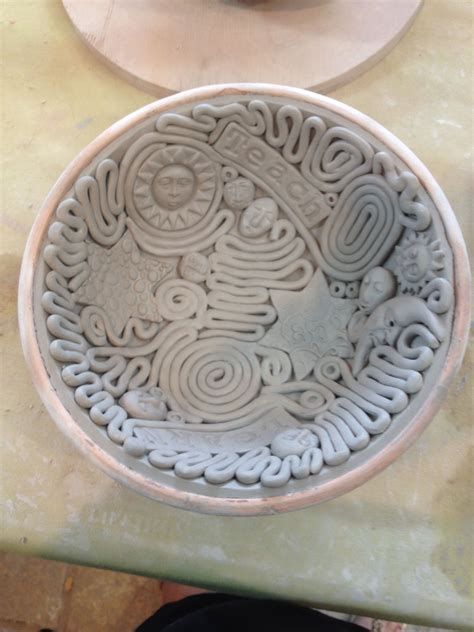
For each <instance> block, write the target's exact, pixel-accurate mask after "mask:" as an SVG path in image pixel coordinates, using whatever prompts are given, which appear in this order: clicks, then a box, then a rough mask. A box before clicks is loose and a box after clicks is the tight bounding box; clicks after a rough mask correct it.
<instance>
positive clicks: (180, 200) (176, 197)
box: [151, 165, 196, 211]
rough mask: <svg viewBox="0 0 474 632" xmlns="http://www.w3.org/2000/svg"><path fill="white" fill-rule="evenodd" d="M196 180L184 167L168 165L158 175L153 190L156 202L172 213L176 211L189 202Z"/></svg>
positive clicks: (189, 170) (152, 186)
mask: <svg viewBox="0 0 474 632" xmlns="http://www.w3.org/2000/svg"><path fill="white" fill-rule="evenodd" d="M195 186H196V178H195V176H194V173H193V172H192V171H191V169H189V168H188V167H186V166H184V165H166V167H163V169H160V171H159V172H158V173H157V174H156V176H155V178H154V180H153V183H152V185H151V189H152V192H153V197H154V198H155V200H156V202H157V203H158V204H159V205H160V206H163V207H165V208H167V209H169V210H170V211H175V210H176V209H178V208H180V207H181V206H183V205H184V204H186V203H187V202H189V200H190V199H191V196H192V195H193V193H194V189H195Z"/></svg>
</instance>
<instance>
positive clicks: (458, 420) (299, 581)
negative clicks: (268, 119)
mask: <svg viewBox="0 0 474 632" xmlns="http://www.w3.org/2000/svg"><path fill="white" fill-rule="evenodd" d="M471 10H472V9H471V3H470V2H469V1H460V0H440V1H438V0H429V1H427V2H426V3H425V6H424V7H423V9H422V11H421V13H420V14H419V16H418V17H417V19H416V21H415V23H414V25H413V27H412V28H411V30H410V31H409V33H408V34H407V35H406V36H405V37H404V38H403V39H402V41H401V42H400V43H399V44H398V46H397V47H396V48H395V49H394V50H393V51H392V52H391V53H390V54H389V55H388V56H387V57H386V58H385V59H384V60H383V61H382V62H380V63H379V64H378V65H376V66H375V67H374V68H372V69H371V70H370V71H368V72H367V73H365V74H364V75H363V76H362V77H360V78H359V79H357V80H356V81H353V82H352V83H350V84H348V85H346V86H344V87H342V88H340V89H338V90H337V91H334V92H332V93H331V94H330V96H333V97H335V98H337V99H339V100H341V101H343V102H345V103H347V104H348V105H351V106H354V107H355V108H357V109H359V110H361V111H362V112H364V113H366V114H368V115H369V116H371V117H373V118H374V119H375V120H377V121H378V122H380V123H381V124H383V125H384V126H385V127H387V128H388V129H389V130H391V131H392V132H393V133H394V134H395V135H396V136H398V137H399V138H400V139H401V140H402V141H403V142H405V143H406V144H407V145H408V146H409V147H410V148H411V149H412V150H413V151H414V152H415V153H416V154H417V155H418V157H419V158H420V159H421V160H422V161H423V162H424V163H425V164H426V165H427V167H428V168H429V169H430V170H431V172H432V173H433V175H434V177H435V178H436V179H437V180H438V182H439V183H440V185H441V187H442V188H443V189H444V191H445V193H446V195H447V197H448V199H449V201H450V203H451V205H452V207H453V209H454V211H455V213H456V215H457V217H458V220H459V222H460V224H461V228H462V230H463V233H464V236H465V239H466V240H467V242H468V247H469V246H470V245H472V217H473V215H472V213H473V209H472V207H471V203H472V202H471V200H472V190H471V188H470V187H471V185H470V178H471V169H472V157H471V151H472V118H471V108H472V97H471V91H472V65H471V64H472V62H471V52H470V47H471V45H472V41H471V39H470V38H471ZM3 13H4V19H3V23H2V29H3V33H4V34H3V38H4V58H5V61H6V66H5V70H4V80H3V84H4V85H3V98H2V103H3V131H2V136H3V143H2V144H3V204H2V209H1V211H2V215H1V218H2V219H1V239H0V248H1V261H2V265H1V275H2V284H1V302H0V312H1V338H0V340H1V344H2V347H3V349H2V351H1V354H2V355H1V357H2V378H3V379H2V382H3V385H2V388H3V394H2V397H1V417H2V425H1V433H2V440H1V442H0V443H1V447H0V462H1V471H2V473H1V488H2V492H1V496H2V514H3V515H2V518H1V523H2V527H1V537H0V544H1V546H2V547H3V548H5V549H9V550H13V551H16V552H19V553H24V554H28V555H37V556H42V557H49V558H53V559H58V560H67V561H71V562H78V563H81V564H86V565H93V566H100V567H105V568H112V569H119V570H126V571H129V572H133V573H137V574H143V575H150V576H155V577H161V578H173V579H175V580H178V581H182V582H185V583H190V584H196V585H203V586H207V587H209V588H219V589H220V590H228V591H233V592H238V593H242V594H252V595H261V596H263V595H266V596H272V597H277V598H285V599H292V600H296V601H299V602H303V603H307V604H311V605H315V606H316V605H319V606H321V607H326V608H330V609H333V610H343V611H348V612H360V613H372V614H377V615H383V616H385V617H388V618H392V619H396V620H403V621H413V622H419V623H424V624H425V625H428V624H431V625H436V626H443V625H445V626H447V627H466V628H468V627H469V626H472V625H473V624H474V614H473V611H474V605H473V588H474V587H473V577H472V567H473V536H472V517H473V511H472V510H473V504H472V492H471V485H472V463H473V459H472V435H473V433H472V425H471V424H472V390H471V388H470V385H469V377H470V372H471V364H472V355H471V356H469V355H468V356H467V357H466V359H465V361H464V364H463V367H462V369H461V371H460V373H459V374H458V376H457V378H456V380H455V381H454V383H453V384H452V386H451V389H450V394H449V397H448V399H447V400H446V402H445V403H444V405H443V407H442V410H441V411H440V412H439V413H438V414H437V415H436V417H435V419H434V420H433V422H432V423H431V424H430V426H429V427H428V429H427V430H426V431H425V432H424V433H423V434H422V436H421V437H420V438H419V439H418V441H417V442H416V443H415V445H414V446H412V447H411V448H410V449H409V450H408V451H407V452H406V453H405V454H403V455H402V456H401V457H400V458H399V459H398V460H397V461H396V462H395V463H394V464H392V465H391V466H390V467H388V468H387V469H386V470H385V471H383V472H382V473H381V474H379V475H378V476H376V477H375V478H374V479H372V480H371V481H369V482H368V483H366V484H365V485H363V486H362V487H360V488H359V489H357V490H355V491H353V492H351V493H349V494H346V495H345V496H342V497H341V498H338V499H336V500H333V501H330V502H326V503H323V504H321V505H318V506H313V507H310V508H307V509H304V510H301V511H298V512H294V513H289V514H283V515H275V516H266V517H261V518H258V517H256V518H230V517H218V516H207V515H198V514H193V513H189V512H185V511H182V510H179V509H174V508H171V507H167V506H165V505H163V504H161V503H158V502H155V501H153V500H149V499H147V498H144V497H141V496H140V495H138V494H136V493H134V492H132V491H129V490H127V489H126V488H125V487H123V486H122V485H120V484H119V483H116V482H114V481H113V480H112V479H110V478H109V477H108V476H107V475H105V474H104V473H102V472H101V471H100V470H98V469H97V468H95V467H94V466H92V465H91V464H89V462H88V461H86V460H85V459H84V458H83V457H82V456H81V455H80V454H79V453H78V452H77V451H76V450H75V448H74V447H73V446H72V444H71V443H70V442H69V441H68V439H67V438H66V437H65V436H63V435H62V433H61V432H60V431H59V430H58V428H57V427H56V425H55V424H54V423H53V421H52V420H51V419H50V417H49V416H48V414H47V413H46V411H45V409H44V407H43V406H42V404H41V401H40V398H39V396H38V395H37V393H36V391H35V390H34V388H33V386H32V384H31V381H30V378H29V375H28V371H27V367H26V363H25V361H24V358H23V355H22V352H21V348H20V343H19V336H18V325H17V312H16V298H17V281H18V273H19V268H20V262H21V257H22V253H23V250H24V246H25V242H26V238H27V235H28V232H29V230H30V228H31V225H32V223H33V221H34V218H35V216H36V214H37V212H38V209H39V207H40V206H41V204H42V201H43V200H44V198H45V196H46V194H47V193H48V190H49V189H50V187H51V186H52V184H53V183H54V181H55V180H56V178H57V177H58V176H59V174H60V173H61V171H62V170H63V169H64V167H65V166H66V165H67V164H68V162H69V161H70V160H71V159H72V158H73V157H74V156H75V155H76V154H77V153H78V152H79V151H80V150H81V149H82V148H83V147H84V146H85V145H86V144H87V143H88V142H89V141H91V140H92V139H93V138H94V137H95V136H96V135H97V134H98V133H99V132H101V131H102V130H104V129H105V128H107V127H108V126H109V125H111V124H112V123H113V122H114V121H116V120H118V119H119V118H121V117H122V116H124V115H126V114H128V113H129V112H131V111H133V110H135V109H137V108H139V107H141V106H142V105H145V104H147V103H149V102H151V101H152V100H153V97H151V96H150V95H148V94H146V93H144V92H141V91H139V90H137V89H135V88H133V87H132V86H130V85H129V84H128V83H126V82H125V81H124V80H123V79H121V78H119V77H118V76H116V75H114V74H113V73H112V71H110V70H109V69H108V68H107V67H106V66H105V65H103V64H101V63H100V62H99V61H97V60H96V59H95V57H94V56H93V55H92V54H91V53H90V52H89V51H88V50H87V48H86V47H85V46H84V45H83V44H82V43H81V41H80V40H79V38H78V37H77V35H76V34H75V33H74V31H73V28H72V26H71V24H70V23H69V21H68V18H67V16H66V14H65V12H64V10H63V9H62V6H61V4H60V2H58V1H56V0H55V1H52V0H51V1H49V0H22V1H21V2H16V1H14V0H7V2H6V3H5V4H4V11H3ZM229 80H232V77H229ZM469 241H471V243H469ZM471 387H472V385H471Z"/></svg>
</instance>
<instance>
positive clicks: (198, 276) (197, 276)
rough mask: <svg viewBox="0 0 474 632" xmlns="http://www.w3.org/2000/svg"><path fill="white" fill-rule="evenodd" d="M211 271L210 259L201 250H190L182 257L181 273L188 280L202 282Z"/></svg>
mask: <svg viewBox="0 0 474 632" xmlns="http://www.w3.org/2000/svg"><path fill="white" fill-rule="evenodd" d="M208 271H209V260H208V258H207V257H205V256H204V255H202V254H201V253H200V252H190V253H188V254H187V255H184V257H183V258H182V259H181V261H180V264H179V273H180V274H181V276H182V277H183V279H186V280H187V281H192V282H193V283H201V281H205V280H206V276H207V273H208Z"/></svg>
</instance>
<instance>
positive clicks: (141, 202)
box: [133, 146, 216, 231]
mask: <svg viewBox="0 0 474 632" xmlns="http://www.w3.org/2000/svg"><path fill="white" fill-rule="evenodd" d="M215 190H216V172H215V169H214V167H213V165H212V163H211V162H210V161H209V160H208V159H207V157H206V156H205V155H204V154H203V153H202V152H201V151H198V150H196V149H193V148H191V147H184V146H173V147H165V148H162V149H158V150H157V151H155V152H153V153H152V154H151V155H150V156H149V157H148V158H147V159H146V160H145V161H144V162H143V164H142V166H141V167H140V169H139V170H138V173H137V177H136V179H135V182H134V186H133V197H134V201H135V204H136V207H137V211H138V212H139V213H140V215H141V216H142V217H143V219H144V220H145V221H146V222H147V223H148V224H150V225H151V226H153V227H155V228H159V229H160V230H165V231H175V230H181V229H186V228H189V227H191V226H193V225H194V224H196V223H197V222H199V221H200V219H201V218H202V217H203V216H204V215H205V214H206V212H207V211H208V209H209V206H210V204H211V202H212V199H213V197H214V193H215Z"/></svg>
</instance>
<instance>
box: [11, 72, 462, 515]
mask: <svg viewBox="0 0 474 632" xmlns="http://www.w3.org/2000/svg"><path fill="white" fill-rule="evenodd" d="M250 94H252V95H257V94H259V95H266V96H278V97H283V98H287V99H293V100H297V101H300V102H302V103H308V104H310V105H316V106H320V107H323V108H325V109H326V110H328V111H330V112H333V113H335V114H338V115H340V116H343V117H345V118H346V119H348V120H349V121H352V122H353V123H355V124H357V125H359V126H360V127H362V128H363V129H365V130H367V131H368V132H369V133H371V134H372V135H373V136H375V137H376V138H378V139H379V140H380V141H381V142H383V143H384V144H385V145H386V146H387V147H388V148H389V149H390V150H391V151H392V152H393V153H394V154H395V155H397V156H398V157H399V158H400V159H401V160H403V162H405V164H406V165H407V166H408V167H409V168H410V169H411V170H412V171H413V173H414V174H415V175H416V176H417V177H418V178H419V180H420V182H421V183H422V185H423V187H424V188H425V190H426V191H427V193H428V194H429V195H430V197H431V198H432V200H433V202H434V204H435V206H436V208H437V210H438V212H439V214H440V217H441V219H442V221H443V224H444V228H445V230H446V236H447V240H448V243H449V245H450V247H451V250H452V254H453V267H454V292H455V313H454V317H453V326H452V333H451V339H450V341H449V347H448V350H447V355H446V360H445V363H444V365H443V367H442V370H441V373H440V376H439V379H438V381H437V383H436V387H435V388H433V389H431V390H430V391H429V392H428V395H427V397H426V399H425V401H424V402H423V403H422V405H421V406H420V408H419V410H418V413H417V414H416V415H415V416H414V417H413V420H412V421H411V422H410V423H409V424H408V425H407V426H406V427H405V428H404V429H403V430H402V431H401V432H400V433H399V434H398V435H397V436H396V437H395V438H394V439H393V440H392V441H391V442H390V443H389V445H386V446H384V447H382V448H381V449H380V451H379V452H378V453H377V454H376V456H374V457H372V458H370V459H369V460H368V461H366V462H365V463H363V464H361V465H359V466H358V467H356V468H354V469H352V470H351V471H350V472H347V473H345V474H343V475H341V476H339V477H338V478H336V479H334V480H331V481H327V482H324V483H321V484H317V483H316V484H315V486H314V487H313V488H311V489H309V490H304V491H301V492H292V493H291V494H282V495H280V496H271V497H267V498H244V499H242V498H225V497H223V498H219V497H215V496H206V495H201V494H197V493H191V492H186V491H182V490H177V489H173V488H172V487H170V486H166V485H163V484H161V483H159V482H158V481H155V480H152V479H150V478H147V477H146V476H144V475H143V474H141V473H140V472H137V471H134V470H131V469H130V468H128V467H127V466H126V465H124V464H121V463H119V462H118V461H117V460H116V459H115V458H114V457H113V456H112V455H111V454H109V453H108V452H106V451H105V450H104V449H102V448H101V447H99V446H98V445H97V444H96V443H94V442H93V441H92V439H91V438H90V437H89V436H88V434H87V433H86V432H85V431H84V430H83V429H82V428H81V427H80V426H79V425H78V424H77V423H76V422H75V421H74V418H73V417H72V416H71V414H70V413H69V411H68V410H67V409H66V407H65V405H64V404H63V402H62V401H61V399H60V398H59V396H58V394H57V392H56V391H55V389H54V388H53V385H52V383H51V381H50V379H49V375H48V371H47V369H46V365H45V363H44V361H43V358H42V355H41V351H40V347H39V343H38V340H37V337H36V325H35V320H34V290H35V273H36V271H37V268H38V262H39V261H40V256H41V251H42V244H43V241H44V239H45V237H46V233H47V230H48V227H49V225H50V222H51V219H52V217H53V215H54V213H55V211H56V208H57V206H58V204H59V202H60V201H61V200H62V198H63V197H64V196H65V194H66V193H67V192H68V190H69V189H70V188H71V186H72V184H73V182H74V181H75V180H76V179H77V178H78V177H79V175H80V174H81V172H82V171H83V169H84V168H85V167H86V166H87V165H88V164H89V163H90V162H91V161H92V160H93V159H94V158H95V157H96V156H97V154H98V153H99V152H101V151H103V150H104V149H105V148H106V147H107V146H108V145H109V144H110V143H111V142H112V141H114V140H116V139H117V138H119V137H120V135H122V134H123V133H125V132H127V131H128V130H129V129H131V128H132V127H134V126H135V125H138V124H140V123H142V122H143V121H145V120H146V119H148V118H149V117H152V116H156V115H157V114H159V113H161V112H165V111H167V110H169V109H172V108H176V107H178V106H183V105H186V104H189V103H192V102H195V101H198V102H199V101H200V102H202V101H205V100H206V99H211V98H215V97H219V96H225V95H250ZM18 310H19V325H20V336H21V342H22V346H23V351H24V354H25V357H26V359H27V362H28V365H29V370H30V373H31V376H32V379H33V383H34V385H35V386H36V388H37V390H38V392H39V394H40V396H41V399H42V400H43V403H44V405H45V406H46V408H47V410H48V412H49V414H50V415H51V416H52V418H53V419H54V421H55V422H56V424H57V425H58V427H59V428H60V429H61V430H62V431H64V432H65V433H66V434H67V435H68V436H69V437H70V438H71V439H72V440H73V442H74V443H75V445H76V446H77V447H78V448H79V449H80V450H81V451H82V452H83V453H84V454H85V455H87V457H88V458H90V459H91V460H92V461H93V462H94V463H96V464H97V465H98V466H99V467H100V468H101V469H102V470H104V471H105V472H106V473H107V474H109V475H110V476H112V477H113V478H115V479H117V480H118V481H120V482H122V483H124V484H125V485H127V486H128V487H130V488H132V489H134V490H136V491H138V492H140V493H142V494H145V495H146V496H149V497H151V498H154V499H157V500H160V501H162V502H164V503H167V504H169V505H173V506H176V507H181V508H184V509H188V510H193V511H199V512H202V513H213V514H222V515H263V514H272V513H278V512H283V511H289V510H294V509H299V508H302V507H305V506H307V505H311V504H315V503H319V502H322V501H324V500H329V499H331V498H335V497H336V496H340V495H341V494H344V493H346V492H348V491H350V490H352V489H354V488H355V487H358V486H359V485H361V484H362V483H364V482H365V481H366V480H368V479H369V478H371V477H372V476H374V475H375V474H376V473H377V472H380V471H381V470H382V469H383V468H385V467H387V466H388V465H389V464H390V463H392V461H394V459H395V458H396V457H397V456H398V455H399V454H401V453H402V452H403V451H404V450H406V449H407V448H408V447H409V446H410V445H411V444H412V443H413V441H414V440H415V439H416V438H417V437H418V435H419V434H420V433H421V432H422V430H424V428H425V427H426V426H427V424H428V423H429V422H430V421H431V419H432V418H433V416H434V415H435V413H436V412H437V411H438V410H439V408H440V406H441V404H442V402H443V400H444V398H445V397H446V394H447V389H448V386H449V384H450V382H451V380H452V379H453V377H454V375H455V374H456V371H457V370H458V368H459V366H460V364H461V361H462V357H463V354H464V351H465V348H466V344H467V336H468V326H469V319H470V272H469V262H468V256H467V252H466V247H465V244H464V241H463V237H462V234H461V230H460V228H459V225H458V223H457V220H456V217H455V215H454V213H453V211H452V209H451V207H450V205H449V202H448V201H447V199H446V197H445V195H444V194H443V192H442V190H441V188H440V187H439V185H438V184H437V182H436V181H435V179H434V178H433V176H432V175H431V174H430V172H429V171H428V170H427V169H426V167H425V166H424V165H423V164H422V163H421V162H420V160H419V159H418V158H417V157H416V156H415V155H414V154H413V153H412V152H411V151H410V150H409V149H408V148H407V147H406V146H405V145H404V144H403V143H401V142H400V141H399V140H398V139H397V138H396V137H395V136H394V135H393V134H391V133H390V132H388V131H387V130H386V129H385V128H384V127H382V126H381V125H379V124H378V123H376V122H375V121H373V120H372V119H371V118H369V117H368V116H365V115H364V114H361V113H360V112H358V111H357V110H354V109H353V108H351V107H349V106H347V105H344V104H343V103H340V102H338V101H335V100H334V99H331V98H329V97H325V96H322V95H319V94H314V93H312V92H308V91H306V90H301V89H296V88H288V87H284V86H277V85H271V84H260V83H258V84H223V85H214V86H207V87H203V88H196V89H193V90H187V91H185V92H181V93H179V94H176V95H173V96H170V97H166V98H164V99H161V100H159V101H156V102H154V103H152V104H150V105H148V106H145V107H143V108H141V109H140V110H137V111H136V112H134V113H132V114H130V115H128V116H126V117H125V118H123V119H121V120H120V121H118V122H117V123H115V124H114V125H112V126H111V127H109V129H107V130H106V131H105V132H103V133H102V134H101V135H100V136H98V137H97V138H96V139H95V140H94V141H92V142H91V143H90V144H89V145H88V146H87V147H86V148H85V149H84V150H83V151H81V152H80V153H79V155H78V156H77V157H76V158H75V159H74V160H73V161H72V162H71V163H70V164H69V166H68V167H67V168H66V169H65V171H64V172H63V173H62V175H61V176H60V178H59V179H58V181H57V182H56V184H55V185H54V186H53V188H52V189H51V191H50V193H49V195H48V197H47V198H46V200H45V202H44V205H43V207H42V208H41V210H40V212H39V214H38V216H37V218H36V220H35V222H34V224H33V227H32V229H31V232H30V235H29V238H28V242H27V245H26V249H25V254H24V257H23V262H22V267H21V274H20V284H19V299H18Z"/></svg>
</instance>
